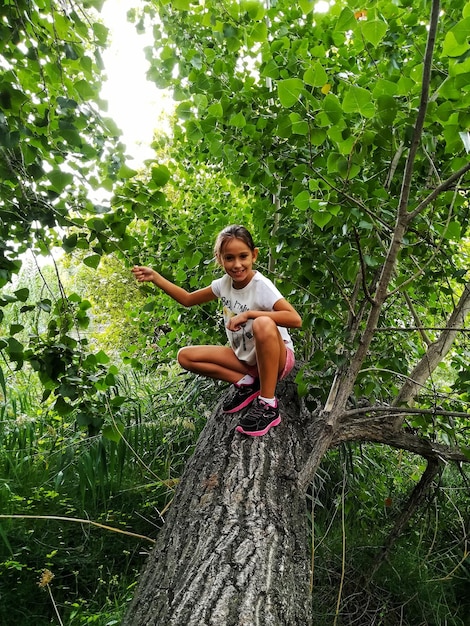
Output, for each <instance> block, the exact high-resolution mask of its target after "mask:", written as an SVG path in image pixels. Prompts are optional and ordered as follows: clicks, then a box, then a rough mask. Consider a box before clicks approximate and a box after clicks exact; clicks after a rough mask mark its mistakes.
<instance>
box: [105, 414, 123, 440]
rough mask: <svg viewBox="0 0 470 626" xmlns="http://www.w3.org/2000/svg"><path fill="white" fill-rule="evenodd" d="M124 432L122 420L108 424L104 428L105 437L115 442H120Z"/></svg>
mask: <svg viewBox="0 0 470 626" xmlns="http://www.w3.org/2000/svg"><path fill="white" fill-rule="evenodd" d="M123 434H124V424H123V423H122V422H118V421H116V420H115V421H114V422H113V423H112V424H107V425H106V426H105V427H104V428H103V437H105V438H106V439H109V440H110V441H114V442H115V443H119V442H120V441H121V439H122V436H123Z"/></svg>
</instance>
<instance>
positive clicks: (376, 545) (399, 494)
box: [308, 444, 470, 626]
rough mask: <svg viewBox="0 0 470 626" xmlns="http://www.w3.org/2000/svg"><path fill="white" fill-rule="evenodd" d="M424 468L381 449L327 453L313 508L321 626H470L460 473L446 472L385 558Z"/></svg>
mask: <svg viewBox="0 0 470 626" xmlns="http://www.w3.org/2000/svg"><path fill="white" fill-rule="evenodd" d="M425 467H426V464H425V462H424V461H423V459H421V458H420V457H416V456H414V455H411V454H408V453H404V452H402V451H396V450H393V449H389V448H384V447H379V446H374V445H363V446H360V445H356V444H354V445H349V446H343V447H341V448H340V449H337V450H332V451H330V453H329V454H328V455H327V456H326V458H325V459H324V462H323V464H322V467H321V470H320V472H319V473H318V476H317V478H316V480H315V485H314V488H313V489H312V491H311V492H310V494H309V502H308V504H309V508H310V512H309V522H310V530H311V539H313V540H312V541H311V547H312V565H313V580H312V583H313V585H312V592H313V593H312V602H313V612H314V624H315V626H332V625H333V624H334V625H335V626H352V625H353V624H357V625H358V626H369V625H372V624H373V625H374V626H444V625H446V626H469V625H470V559H469V553H468V532H469V523H470V498H469V495H470V490H469V482H468V479H467V478H466V477H465V475H464V474H463V472H462V471H461V469H460V468H457V467H454V466H448V467H446V469H445V470H444V472H443V474H442V476H441V477H440V478H439V477H438V478H437V479H436V484H435V486H434V487H433V489H431V490H430V492H429V493H428V495H427V497H426V499H425V502H424V503H423V504H422V505H421V506H420V507H419V508H418V510H417V511H416V512H415V514H414V515H413V516H412V517H411V519H410V521H409V522H408V524H406V525H405V526H404V528H403V531H402V532H401V534H399V536H398V538H397V539H396V541H394V543H393V544H392V546H391V548H390V551H389V553H388V555H387V558H385V559H383V560H381V553H382V549H383V546H384V545H385V544H386V542H387V539H388V537H389V535H390V533H391V532H392V530H393V528H394V524H395V522H396V520H397V519H398V518H399V517H400V516H401V515H402V513H403V511H404V510H405V509H406V506H407V502H408V498H409V496H410V494H411V492H412V490H413V489H414V487H415V486H416V484H417V483H418V481H419V479H420V477H421V475H422V473H423V471H424V469H425ZM377 564H379V566H378V567H377V569H375V568H376V566H377Z"/></svg>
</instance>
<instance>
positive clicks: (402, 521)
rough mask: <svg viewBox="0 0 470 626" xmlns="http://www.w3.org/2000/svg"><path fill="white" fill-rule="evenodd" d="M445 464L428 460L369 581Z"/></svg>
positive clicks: (381, 551)
mask: <svg viewBox="0 0 470 626" xmlns="http://www.w3.org/2000/svg"><path fill="white" fill-rule="evenodd" d="M443 468H444V463H443V462H442V461H441V460H440V459H437V458H432V459H428V464H427V467H426V469H425V471H424V472H423V474H422V476H421V479H420V481H419V482H418V484H417V485H415V487H414V489H413V491H412V492H411V494H410V497H409V498H408V500H407V502H406V504H405V506H404V507H403V510H402V511H401V513H400V514H399V515H398V516H397V518H396V520H395V524H394V525H393V528H392V530H391V532H390V533H389V535H388V537H387V539H386V541H385V543H384V545H383V547H382V549H381V550H380V553H379V554H378V556H377V558H376V559H375V560H374V563H373V565H372V570H371V572H370V573H369V574H368V580H372V578H373V577H374V575H375V573H376V572H377V570H378V569H379V568H380V566H381V565H382V563H383V562H384V561H385V560H386V559H387V558H388V555H389V554H390V552H391V550H392V548H393V546H394V544H395V542H396V540H397V539H398V537H399V536H400V535H401V533H402V532H403V530H404V529H405V527H406V525H407V524H408V522H409V521H410V519H411V518H412V516H413V515H414V514H415V513H416V511H417V510H418V508H419V507H420V506H421V505H422V504H423V502H424V500H425V498H426V496H427V494H428V493H429V490H430V489H431V487H432V484H433V482H434V479H435V478H436V477H437V476H438V475H440V474H441V473H442V470H443Z"/></svg>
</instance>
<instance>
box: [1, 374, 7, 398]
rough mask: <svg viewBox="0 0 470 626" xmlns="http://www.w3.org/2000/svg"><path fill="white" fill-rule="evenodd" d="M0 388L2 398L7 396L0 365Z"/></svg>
mask: <svg viewBox="0 0 470 626" xmlns="http://www.w3.org/2000/svg"><path fill="white" fill-rule="evenodd" d="M0 388H1V389H2V391H3V399H4V400H6V397H7V386H6V384H5V376H4V375H3V369H2V368H1V367H0Z"/></svg>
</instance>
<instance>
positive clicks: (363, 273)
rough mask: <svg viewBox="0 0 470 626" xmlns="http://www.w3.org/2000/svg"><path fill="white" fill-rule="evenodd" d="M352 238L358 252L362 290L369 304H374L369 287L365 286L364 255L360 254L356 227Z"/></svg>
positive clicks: (360, 249)
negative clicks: (354, 240)
mask: <svg viewBox="0 0 470 626" xmlns="http://www.w3.org/2000/svg"><path fill="white" fill-rule="evenodd" d="M354 238H355V239H356V244H357V251H358V253H359V261H360V263H361V277H362V289H363V290H364V295H365V297H366V298H367V300H368V301H369V302H370V304H374V299H373V298H372V296H371V295H370V293H369V288H368V287H367V282H366V264H365V261H364V257H363V255H362V248H361V240H360V239H359V235H358V232H357V230H356V229H354Z"/></svg>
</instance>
